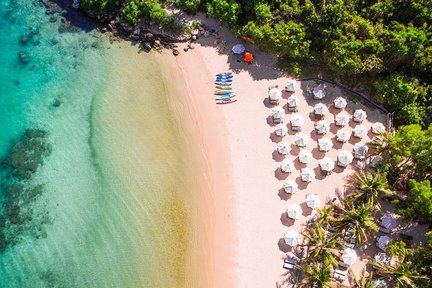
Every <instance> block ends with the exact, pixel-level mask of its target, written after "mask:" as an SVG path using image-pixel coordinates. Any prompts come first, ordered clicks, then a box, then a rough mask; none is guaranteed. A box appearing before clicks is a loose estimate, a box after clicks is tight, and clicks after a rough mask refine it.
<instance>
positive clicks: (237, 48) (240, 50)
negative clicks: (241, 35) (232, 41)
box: [231, 44, 246, 54]
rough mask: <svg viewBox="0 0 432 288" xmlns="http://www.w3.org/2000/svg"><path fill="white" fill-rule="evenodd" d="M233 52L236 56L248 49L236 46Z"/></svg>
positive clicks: (239, 45) (241, 45)
mask: <svg viewBox="0 0 432 288" xmlns="http://www.w3.org/2000/svg"><path fill="white" fill-rule="evenodd" d="M231 50H232V52H233V53H234V54H242V53H243V52H244V51H245V50H246V47H245V46H244V45H243V44H236V45H234V46H233V47H232V49H231Z"/></svg>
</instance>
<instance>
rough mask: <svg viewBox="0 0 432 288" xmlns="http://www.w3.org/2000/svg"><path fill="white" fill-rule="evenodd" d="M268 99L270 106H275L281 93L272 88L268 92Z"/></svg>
mask: <svg viewBox="0 0 432 288" xmlns="http://www.w3.org/2000/svg"><path fill="white" fill-rule="evenodd" d="M268 97H269V102H270V104H277V103H279V100H280V99H281V98H282V91H281V90H280V89H278V88H272V89H270V90H269V93H268Z"/></svg>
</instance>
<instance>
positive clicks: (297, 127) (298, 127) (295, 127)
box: [291, 125, 301, 131]
mask: <svg viewBox="0 0 432 288" xmlns="http://www.w3.org/2000/svg"><path fill="white" fill-rule="evenodd" d="M291 130H293V131H301V126H292V125H291Z"/></svg>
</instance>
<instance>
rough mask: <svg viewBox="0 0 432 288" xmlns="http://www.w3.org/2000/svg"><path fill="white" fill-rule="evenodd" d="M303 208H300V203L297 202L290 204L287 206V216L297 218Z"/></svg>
mask: <svg viewBox="0 0 432 288" xmlns="http://www.w3.org/2000/svg"><path fill="white" fill-rule="evenodd" d="M302 213H303V210H302V209H301V207H300V205H298V204H291V205H290V206H288V209H287V214H288V217H289V218H291V219H294V220H297V219H299V218H300V216H301V215H302Z"/></svg>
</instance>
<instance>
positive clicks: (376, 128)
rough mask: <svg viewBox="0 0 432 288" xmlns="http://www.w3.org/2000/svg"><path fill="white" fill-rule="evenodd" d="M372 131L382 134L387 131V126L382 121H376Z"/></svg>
mask: <svg viewBox="0 0 432 288" xmlns="http://www.w3.org/2000/svg"><path fill="white" fill-rule="evenodd" d="M371 131H372V133H374V134H381V133H384V131H385V126H384V125H383V124H382V123H380V122H375V123H374V124H372V127H371Z"/></svg>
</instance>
